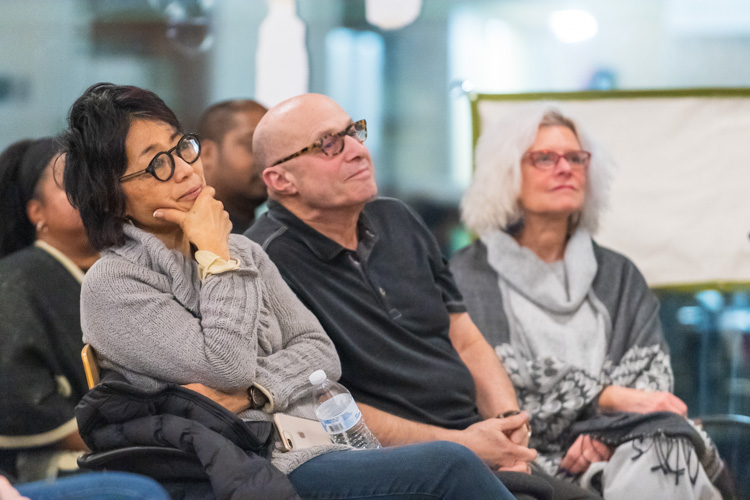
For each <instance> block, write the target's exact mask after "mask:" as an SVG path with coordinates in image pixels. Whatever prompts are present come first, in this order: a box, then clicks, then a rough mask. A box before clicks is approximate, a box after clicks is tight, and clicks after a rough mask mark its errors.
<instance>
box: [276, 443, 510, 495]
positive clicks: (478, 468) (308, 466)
mask: <svg viewBox="0 0 750 500" xmlns="http://www.w3.org/2000/svg"><path fill="white" fill-rule="evenodd" d="M289 479H290V480H291V481H292V484H293V485H294V487H295V489H296V490H297V492H298V493H299V495H300V496H301V497H302V498H304V499H308V498H309V499H312V498H315V499H345V498H357V499H363V498H377V499H378V500H390V499H394V500H395V499H398V500H406V499H414V500H416V499H425V500H427V499H430V500H436V499H445V500H448V499H461V500H464V499H468V498H471V499H474V498H477V499H487V500H494V499H508V500H512V499H513V495H511V494H510V492H509V491H508V490H507V488H506V487H505V486H503V483H501V482H500V480H499V479H497V477H495V475H494V474H493V473H492V472H491V471H490V469H489V468H487V466H486V465H485V464H484V462H482V460H480V459H479V457H477V456H476V455H475V454H474V453H473V452H472V451H470V450H469V449H468V448H465V447H464V446H461V445H459V444H456V443H448V442H443V441H437V442H432V443H423V444H417V445H411V446H399V447H396V448H381V449H378V450H351V451H337V452H331V453H326V454H325V455H321V456H319V457H316V458H313V459H312V460H310V461H308V462H306V463H304V464H302V465H300V466H299V467H298V468H297V469H295V470H294V471H293V472H292V473H291V474H289Z"/></svg>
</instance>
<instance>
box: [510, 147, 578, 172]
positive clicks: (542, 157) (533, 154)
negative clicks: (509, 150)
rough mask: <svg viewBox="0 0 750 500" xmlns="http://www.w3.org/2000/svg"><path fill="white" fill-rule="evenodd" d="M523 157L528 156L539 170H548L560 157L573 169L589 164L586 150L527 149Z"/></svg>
mask: <svg viewBox="0 0 750 500" xmlns="http://www.w3.org/2000/svg"><path fill="white" fill-rule="evenodd" d="M523 157H524V158H528V159H529V160H530V161H531V164H532V165H534V166H535V167H536V168H538V169H539V170H549V169H551V168H553V167H554V166H555V165H557V162H559V161H560V158H565V161H567V162H568V164H569V165H570V168H572V169H573V170H583V169H584V168H586V167H588V166H589V161H591V153H589V152H588V151H568V152H567V153H565V154H559V153H555V152H554V151H546V150H543V151H529V152H528V153H526V154H525V155H523Z"/></svg>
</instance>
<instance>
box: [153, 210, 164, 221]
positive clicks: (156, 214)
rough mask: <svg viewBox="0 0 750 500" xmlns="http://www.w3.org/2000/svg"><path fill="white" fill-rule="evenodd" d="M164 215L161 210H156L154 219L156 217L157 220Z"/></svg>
mask: <svg viewBox="0 0 750 500" xmlns="http://www.w3.org/2000/svg"><path fill="white" fill-rule="evenodd" d="M162 215H164V214H162V213H161V210H156V211H155V212H154V217H156V218H157V219H158V218H160V217H161V216H162Z"/></svg>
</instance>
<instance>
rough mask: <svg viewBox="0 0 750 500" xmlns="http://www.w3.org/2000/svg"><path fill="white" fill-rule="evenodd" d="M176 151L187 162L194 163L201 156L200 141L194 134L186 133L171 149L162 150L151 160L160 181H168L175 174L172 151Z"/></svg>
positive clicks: (153, 169) (155, 175)
mask: <svg viewBox="0 0 750 500" xmlns="http://www.w3.org/2000/svg"><path fill="white" fill-rule="evenodd" d="M172 151H174V152H175V154H176V155H177V156H179V157H180V158H181V159H182V160H183V161H184V162H185V163H187V164H193V163H195V161H196V160H197V159H198V157H199V156H200V151H201V147H200V143H199V142H198V139H197V138H196V137H195V136H193V135H186V136H183V137H182V139H180V142H178V143H177V146H175V147H174V148H173V149H171V150H170V151H162V152H161V153H159V154H158V155H156V157H154V159H153V160H151V166H152V170H151V171H152V172H153V174H154V177H156V178H157V179H159V180H160V181H168V180H169V179H170V178H171V177H172V175H173V174H174V168H175V165H174V158H172V155H171V152H172Z"/></svg>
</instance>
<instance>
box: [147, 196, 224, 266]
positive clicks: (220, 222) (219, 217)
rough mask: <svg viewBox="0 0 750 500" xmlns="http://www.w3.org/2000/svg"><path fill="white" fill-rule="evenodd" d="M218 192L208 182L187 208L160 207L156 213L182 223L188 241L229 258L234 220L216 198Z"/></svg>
mask: <svg viewBox="0 0 750 500" xmlns="http://www.w3.org/2000/svg"><path fill="white" fill-rule="evenodd" d="M215 193H216V191H215V190H214V188H212V187H210V186H204V187H203V190H202V191H201V193H200V194H199V195H198V197H197V198H196V199H195V203H193V206H192V207H191V208H190V210H188V211H187V212H182V211H180V210H177V209H175V208H160V209H158V210H156V211H155V212H154V217H156V218H157V219H163V220H165V221H167V222H172V223H174V224H177V225H179V226H180V227H181V228H182V232H183V233H184V234H185V237H187V239H188V241H190V243H192V244H193V245H195V246H196V247H198V250H207V251H209V252H213V253H215V254H216V255H218V256H219V257H221V258H222V259H224V260H229V259H230V255H229V233H231V232H232V222H231V221H230V220H229V214H228V213H227V212H226V210H224V205H223V204H222V203H221V202H220V201H219V200H217V199H216V198H214V194H215Z"/></svg>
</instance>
